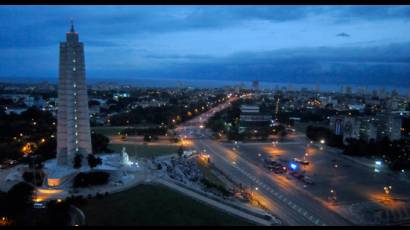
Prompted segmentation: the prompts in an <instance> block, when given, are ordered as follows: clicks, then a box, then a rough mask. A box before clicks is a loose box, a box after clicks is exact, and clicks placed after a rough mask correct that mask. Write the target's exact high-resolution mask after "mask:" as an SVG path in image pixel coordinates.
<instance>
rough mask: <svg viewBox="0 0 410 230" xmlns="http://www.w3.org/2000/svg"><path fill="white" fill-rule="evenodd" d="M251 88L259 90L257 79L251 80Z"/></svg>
mask: <svg viewBox="0 0 410 230" xmlns="http://www.w3.org/2000/svg"><path fill="white" fill-rule="evenodd" d="M252 88H253V90H255V91H259V81H256V80H255V81H253V82H252Z"/></svg>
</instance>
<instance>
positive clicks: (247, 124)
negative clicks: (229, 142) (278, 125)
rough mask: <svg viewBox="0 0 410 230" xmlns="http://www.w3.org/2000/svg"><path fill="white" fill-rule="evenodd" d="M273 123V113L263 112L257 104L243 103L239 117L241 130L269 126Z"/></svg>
mask: <svg viewBox="0 0 410 230" xmlns="http://www.w3.org/2000/svg"><path fill="white" fill-rule="evenodd" d="M271 123H272V115H268V114H264V113H261V112H260V110H259V106H257V105H242V106H241V115H240V118H239V132H245V131H247V130H249V129H254V130H258V129H259V128H268V127H270V125H271Z"/></svg>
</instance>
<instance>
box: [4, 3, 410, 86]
mask: <svg viewBox="0 0 410 230" xmlns="http://www.w3.org/2000/svg"><path fill="white" fill-rule="evenodd" d="M39 9H41V10H39ZM0 11H1V14H0V15H1V17H3V19H8V20H12V21H13V22H14V23H13V24H12V25H11V24H6V23H5V22H6V21H7V20H2V22H3V24H2V27H3V28H4V29H5V30H6V31H8V33H2V35H1V36H2V37H1V40H2V41H3V43H2V47H0V49H2V52H1V55H2V59H3V60H4V62H2V63H1V64H0V67H1V68H0V70H1V71H0V76H1V77H2V78H4V79H6V78H10V77H13V78H15V79H19V78H21V79H24V78H28V79H36V78H41V79H44V78H45V79H50V80H51V79H53V78H55V77H56V76H57V68H56V66H57V63H56V60H57V57H58V54H57V52H56V49H55V48H56V44H57V42H58V41H59V40H61V34H62V32H63V31H64V30H63V29H62V28H64V25H66V24H67V22H68V21H69V19H70V18H73V19H74V20H75V21H76V24H77V25H78V26H77V30H78V31H79V32H80V33H81V34H83V39H84V41H85V42H86V43H87V44H89V45H88V46H87V47H86V52H87V53H88V56H89V58H88V61H87V62H88V63H89V64H88V66H89V67H88V70H89V74H88V75H89V77H88V78H89V79H91V80H95V79H111V78H114V77H115V78H123V79H130V80H134V79H143V78H156V79H192V80H197V79H208V80H209V79H220V80H227V81H229V80H242V81H250V80H254V79H256V80H260V81H269V82H283V83H286V82H294V83H300V84H303V83H318V82H320V83H321V84H346V83H349V82H350V83H352V84H359V85H360V84H366V83H369V84H374V85H394V84H398V83H400V85H402V86H403V85H404V86H406V85H408V84H409V82H408V81H404V80H406V79H407V76H408V74H409V73H410V68H409V65H408V62H409V56H408V53H409V52H408V51H409V48H410V46H409V44H410V43H409V41H410V35H409V34H408V33H403V32H402V31H404V30H405V29H406V28H407V27H408V24H409V20H408V19H409V18H410V8H409V7H408V6H264V7H262V6H233V7H228V6H130V7H128V8H127V7H126V6H115V7H114V6H59V7H57V6H32V7H29V6H25V7H20V6H3V7H1V8H0ZM39 12H41V14H40V13H39ZM21 15H25V18H24V20H23V19H22V18H21V17H20V16H21ZM27 18H30V20H27ZM23 54H24V55H23ZM255 69H257V70H258V71H255Z"/></svg>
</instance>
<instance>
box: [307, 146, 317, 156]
mask: <svg viewBox="0 0 410 230" xmlns="http://www.w3.org/2000/svg"><path fill="white" fill-rule="evenodd" d="M305 151H306V152H307V153H308V154H309V155H312V154H314V153H316V151H317V150H316V149H315V148H313V147H306V150H305Z"/></svg>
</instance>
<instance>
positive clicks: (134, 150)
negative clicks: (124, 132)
mask: <svg viewBox="0 0 410 230" xmlns="http://www.w3.org/2000/svg"><path fill="white" fill-rule="evenodd" d="M122 147H125V148H126V150H127V153H128V155H129V156H136V157H137V158H140V157H155V156H162V155H167V154H173V153H177V151H178V148H179V146H177V145H144V144H109V145H108V148H109V149H112V150H114V151H115V152H121V151H122Z"/></svg>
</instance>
